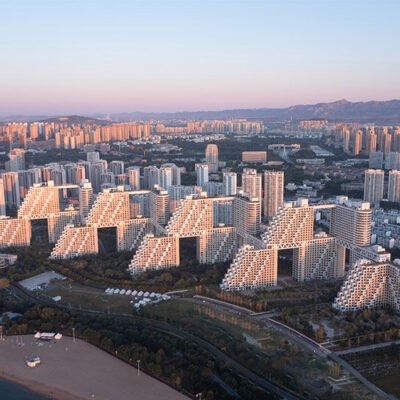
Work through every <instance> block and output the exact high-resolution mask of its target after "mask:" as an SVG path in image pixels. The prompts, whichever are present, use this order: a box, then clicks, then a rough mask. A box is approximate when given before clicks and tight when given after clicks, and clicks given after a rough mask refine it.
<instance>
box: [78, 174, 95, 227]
mask: <svg viewBox="0 0 400 400" xmlns="http://www.w3.org/2000/svg"><path fill="white" fill-rule="evenodd" d="M92 205H93V188H92V184H91V183H90V182H89V181H88V180H87V179H83V180H82V181H81V182H80V185H79V212H80V216H81V220H82V222H84V221H85V220H86V218H87V216H88V215H89V211H90V209H91V208H92Z"/></svg>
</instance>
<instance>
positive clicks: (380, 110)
mask: <svg viewBox="0 0 400 400" xmlns="http://www.w3.org/2000/svg"><path fill="white" fill-rule="evenodd" d="M109 116H110V117H111V119H112V120H114V121H129V120H149V119H169V120H178V119H228V118H246V119H259V120H264V121H284V120H290V119H292V120H301V119H313V118H324V119H328V120H329V121H346V122H350V121H354V122H371V123H373V122H376V123H384V122H386V123H400V100H390V101H368V102H355V103H352V102H350V101H347V100H339V101H335V102H333V103H318V104H312V105H297V106H292V107H288V108H254V109H236V110H221V111H183V112H175V113H145V112H132V113H117V114H111V115H109ZM96 117H103V118H104V117H105V115H102V114H96Z"/></svg>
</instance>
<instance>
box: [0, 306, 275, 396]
mask: <svg viewBox="0 0 400 400" xmlns="http://www.w3.org/2000/svg"><path fill="white" fill-rule="evenodd" d="M72 327H75V329H76V334H77V336H78V337H80V338H81V339H83V340H86V341H88V342H89V343H91V344H93V345H95V346H97V347H99V348H101V349H103V350H105V351H107V352H109V353H111V354H113V355H115V356H117V357H119V358H121V359H123V360H124V361H126V362H128V363H131V364H132V365H136V360H138V359H140V360H141V365H142V366H143V369H144V371H145V372H147V373H149V374H151V375H153V376H155V377H157V378H158V379H160V380H162V381H164V382H165V383H168V384H169V385H171V386H174V387H175V388H177V389H178V390H181V391H183V392H185V393H189V394H192V395H193V394H195V393H199V392H202V393H203V398H205V399H206V400H214V399H221V400H223V399H231V398H232V396H231V394H230V393H228V392H227V391H226V390H225V387H224V385H227V386H229V387H230V389H231V390H233V391H235V392H236V393H237V394H238V396H240V398H241V399H248V400H251V399H254V398H257V399H260V400H261V399H274V397H273V396H271V395H270V394H267V393H265V392H263V391H262V390H260V389H259V388H257V387H255V386H254V385H252V384H251V383H250V382H248V381H247V380H245V379H243V378H242V377H240V376H239V375H237V374H236V373H234V372H233V371H232V370H231V369H230V368H228V367H227V366H226V365H225V364H224V363H223V362H221V361H220V360H218V359H216V358H215V357H213V356H212V355H210V354H209V353H208V352H207V351H205V350H203V349H202V348H199V347H198V346H196V345H195V344H194V343H192V342H190V341H187V340H183V339H180V338H179V337H177V336H176V335H169V334H167V333H166V332H165V331H161V330H158V329H157V328H154V327H153V326H152V324H151V322H149V321H147V320H144V319H141V318H138V319H137V320H135V321H134V323H133V321H132V320H127V319H120V318H112V317H107V318H106V317H91V316H87V315H86V316H83V315H79V314H77V313H75V312H68V311H65V310H60V309H58V308H53V307H45V306H32V307H30V308H28V309H27V310H26V311H25V314H24V318H22V319H19V320H12V321H10V320H8V321H6V325H5V330H6V331H7V334H18V335H22V334H28V333H32V332H34V331H36V330H39V331H55V330H57V331H60V330H61V331H62V332H64V334H67V335H68V334H71V333H72ZM219 381H222V382H223V385H221V384H220V383H219Z"/></svg>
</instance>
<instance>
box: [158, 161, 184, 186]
mask: <svg viewBox="0 0 400 400" xmlns="http://www.w3.org/2000/svg"><path fill="white" fill-rule="evenodd" d="M161 168H170V169H171V170H172V185H175V186H179V185H180V184H181V169H180V168H179V167H178V166H177V165H175V164H173V163H165V164H163V165H161ZM161 168H160V169H161Z"/></svg>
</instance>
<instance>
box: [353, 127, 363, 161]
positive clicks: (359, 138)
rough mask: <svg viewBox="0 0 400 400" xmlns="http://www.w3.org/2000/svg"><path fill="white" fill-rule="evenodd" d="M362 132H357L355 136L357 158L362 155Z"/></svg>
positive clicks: (354, 146)
mask: <svg viewBox="0 0 400 400" xmlns="http://www.w3.org/2000/svg"><path fill="white" fill-rule="evenodd" d="M362 137H363V136H362V131H359V130H358V131H357V132H356V133H355V135H354V142H353V154H354V155H355V156H357V155H358V154H360V153H361V148H362Z"/></svg>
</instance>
